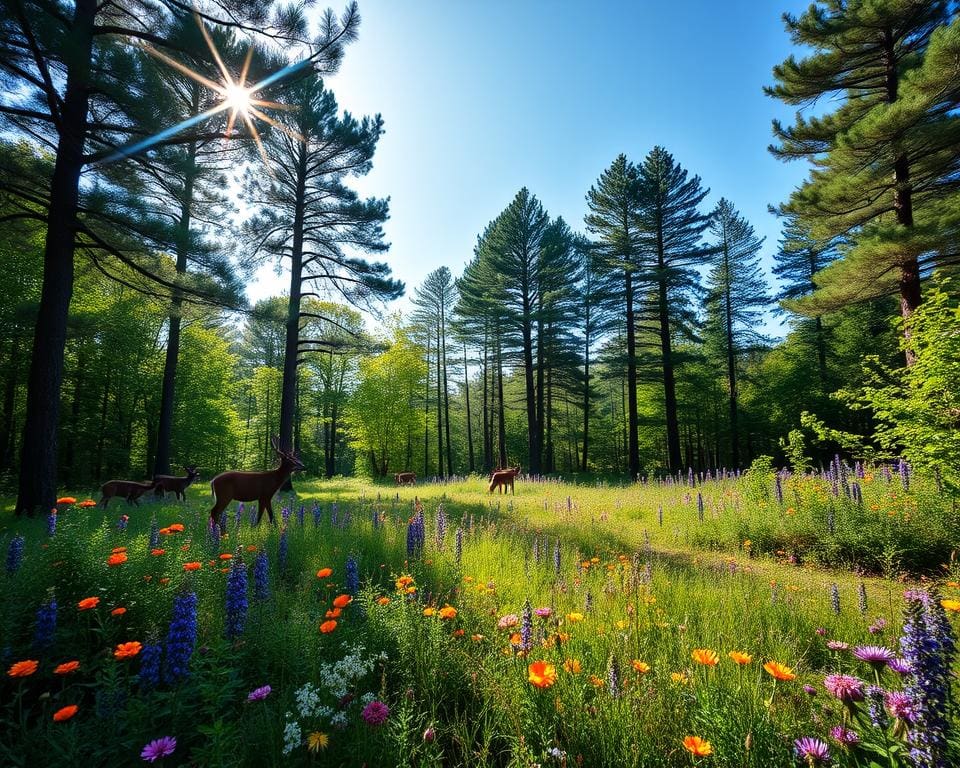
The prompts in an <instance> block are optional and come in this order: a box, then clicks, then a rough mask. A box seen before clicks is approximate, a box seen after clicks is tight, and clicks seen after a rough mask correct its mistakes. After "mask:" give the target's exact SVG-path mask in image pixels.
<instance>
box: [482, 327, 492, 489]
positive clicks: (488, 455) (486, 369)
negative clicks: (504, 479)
mask: <svg viewBox="0 0 960 768" xmlns="http://www.w3.org/2000/svg"><path fill="white" fill-rule="evenodd" d="M490 389H491V387H490V348H489V335H488V333H487V330H486V326H484V332H483V409H482V413H481V414H480V415H481V416H482V418H483V471H484V472H489V471H490V470H491V469H493V428H492V425H493V416H492V413H493V409H492V408H491V407H490V404H489V392H490Z"/></svg>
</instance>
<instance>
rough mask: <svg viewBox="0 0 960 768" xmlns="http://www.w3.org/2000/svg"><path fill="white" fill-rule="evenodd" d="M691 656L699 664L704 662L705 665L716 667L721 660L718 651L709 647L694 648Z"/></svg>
mask: <svg viewBox="0 0 960 768" xmlns="http://www.w3.org/2000/svg"><path fill="white" fill-rule="evenodd" d="M690 658H691V659H693V660H694V661H695V662H697V664H703V665H704V666H705V667H715V666H717V662H718V661H720V657H719V656H717V652H716V651H712V650H710V649H709V648H694V649H693V653H691V654H690Z"/></svg>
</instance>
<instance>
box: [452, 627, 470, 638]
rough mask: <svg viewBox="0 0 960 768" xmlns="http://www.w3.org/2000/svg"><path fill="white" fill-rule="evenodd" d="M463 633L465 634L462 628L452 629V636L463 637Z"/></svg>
mask: <svg viewBox="0 0 960 768" xmlns="http://www.w3.org/2000/svg"><path fill="white" fill-rule="evenodd" d="M465 634H467V633H466V631H464V630H462V629H455V630H453V636H454V637H463V636H464V635H465Z"/></svg>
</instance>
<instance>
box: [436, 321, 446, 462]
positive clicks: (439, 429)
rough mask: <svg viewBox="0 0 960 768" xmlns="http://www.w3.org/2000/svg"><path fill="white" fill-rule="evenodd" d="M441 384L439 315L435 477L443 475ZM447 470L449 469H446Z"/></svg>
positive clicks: (438, 329) (438, 325) (438, 323)
mask: <svg viewBox="0 0 960 768" xmlns="http://www.w3.org/2000/svg"><path fill="white" fill-rule="evenodd" d="M442 386H443V382H442V381H441V380H440V315H439V314H438V315H437V475H438V476H439V477H444V474H443V395H442ZM448 469H449V468H448Z"/></svg>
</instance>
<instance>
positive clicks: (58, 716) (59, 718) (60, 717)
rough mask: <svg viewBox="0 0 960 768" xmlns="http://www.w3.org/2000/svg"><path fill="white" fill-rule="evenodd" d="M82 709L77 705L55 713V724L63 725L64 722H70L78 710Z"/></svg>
mask: <svg viewBox="0 0 960 768" xmlns="http://www.w3.org/2000/svg"><path fill="white" fill-rule="evenodd" d="M78 709H80V707H78V706H77V705H76V704H70V705H69V706H66V707H61V708H60V709H58V710H57V711H56V712H54V713H53V722H55V723H62V722H63V721H64V720H69V719H70V718H71V717H73V716H74V715H75V714H77V710H78Z"/></svg>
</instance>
